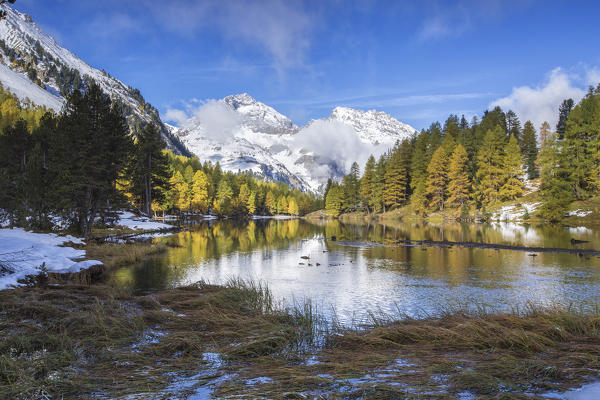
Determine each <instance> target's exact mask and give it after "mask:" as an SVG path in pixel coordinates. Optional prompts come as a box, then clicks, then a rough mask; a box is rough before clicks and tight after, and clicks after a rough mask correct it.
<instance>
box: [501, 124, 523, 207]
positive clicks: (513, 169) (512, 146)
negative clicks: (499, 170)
mask: <svg viewBox="0 0 600 400" xmlns="http://www.w3.org/2000/svg"><path fill="white" fill-rule="evenodd" d="M522 165H523V157H522V156H521V149H520V148H519V144H518V143H517V138H515V137H514V136H513V135H511V136H510V138H509V140H508V145H507V146H506V152H505V156H504V174H505V178H504V183H503V184H502V186H501V187H500V192H499V196H500V198H501V199H502V200H514V199H516V198H517V197H520V196H522V195H523V181H522V180H521V176H523V173H524V172H523V168H522Z"/></svg>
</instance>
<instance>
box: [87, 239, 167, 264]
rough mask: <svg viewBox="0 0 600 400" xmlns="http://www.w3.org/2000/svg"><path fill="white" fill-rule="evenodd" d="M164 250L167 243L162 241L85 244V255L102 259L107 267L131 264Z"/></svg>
mask: <svg viewBox="0 0 600 400" xmlns="http://www.w3.org/2000/svg"><path fill="white" fill-rule="evenodd" d="M166 250H167V245H166V244H165V243H164V242H156V243H147V242H134V243H103V244H96V243H89V244H88V245H87V246H85V251H86V257H87V258H89V259H92V260H99V261H102V262H103V263H104V265H105V266H106V267H107V268H114V267H120V266H124V265H132V264H135V263H137V262H139V261H141V260H143V259H144V258H146V257H149V256H152V255H155V254H160V253H164V252H165V251H166Z"/></svg>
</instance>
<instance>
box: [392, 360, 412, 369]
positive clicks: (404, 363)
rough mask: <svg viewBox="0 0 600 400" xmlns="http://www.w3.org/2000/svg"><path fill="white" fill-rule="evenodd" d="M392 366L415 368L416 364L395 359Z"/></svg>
mask: <svg viewBox="0 0 600 400" xmlns="http://www.w3.org/2000/svg"><path fill="white" fill-rule="evenodd" d="M394 365H395V366H397V367H416V364H413V363H411V362H409V361H408V360H405V359H403V358H397V359H396V361H395V362H394Z"/></svg>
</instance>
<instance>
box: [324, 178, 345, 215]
mask: <svg viewBox="0 0 600 400" xmlns="http://www.w3.org/2000/svg"><path fill="white" fill-rule="evenodd" d="M344 201H345V199H344V190H343V189H342V187H340V186H339V185H338V184H337V183H333V184H332V185H331V187H330V188H329V192H327V198H326V199H325V210H326V212H327V213H328V214H329V215H332V216H334V217H337V216H338V215H340V214H341V213H342V210H343V207H344Z"/></svg>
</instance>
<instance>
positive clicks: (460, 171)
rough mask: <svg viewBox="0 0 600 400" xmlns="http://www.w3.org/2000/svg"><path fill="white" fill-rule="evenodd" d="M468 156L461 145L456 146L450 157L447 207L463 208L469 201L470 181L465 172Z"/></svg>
mask: <svg viewBox="0 0 600 400" xmlns="http://www.w3.org/2000/svg"><path fill="white" fill-rule="evenodd" d="M467 161H468V155H467V150H466V149H465V148H464V147H463V146H462V145H460V144H459V145H457V146H456V148H455V149H454V152H453V153H452V155H451V156H450V166H449V169H448V205H450V206H451V207H456V208H463V207H464V206H466V205H467V204H468V202H469V201H470V199H471V187H472V184H471V180H470V179H469V173H468V171H467V168H468V167H467Z"/></svg>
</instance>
